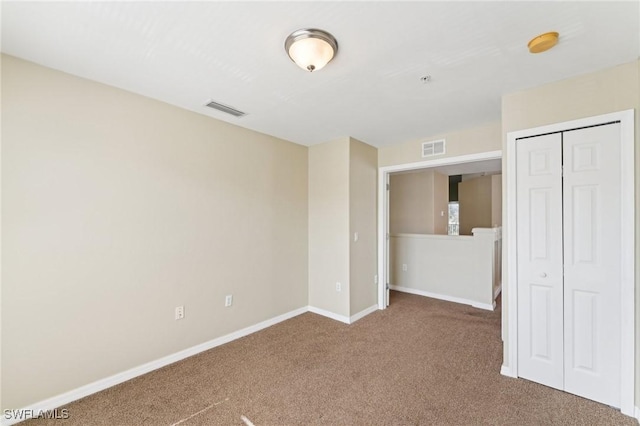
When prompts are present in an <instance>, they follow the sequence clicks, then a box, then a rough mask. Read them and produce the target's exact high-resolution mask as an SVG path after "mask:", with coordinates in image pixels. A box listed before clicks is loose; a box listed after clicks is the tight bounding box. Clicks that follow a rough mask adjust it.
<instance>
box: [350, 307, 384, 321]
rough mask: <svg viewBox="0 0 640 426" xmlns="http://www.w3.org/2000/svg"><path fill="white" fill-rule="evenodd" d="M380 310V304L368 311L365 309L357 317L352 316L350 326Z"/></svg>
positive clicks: (369, 308)
mask: <svg viewBox="0 0 640 426" xmlns="http://www.w3.org/2000/svg"><path fill="white" fill-rule="evenodd" d="M377 310H378V304H377V303H376V304H375V305H372V306H369V307H368V308H367V309H364V310H362V311H360V312H358V313H357V314H355V315H351V317H350V318H349V324H353V323H354V322H356V321H358V320H359V319H361V318H364V317H366V316H367V315H369V314H371V313H373V312H375V311H377Z"/></svg>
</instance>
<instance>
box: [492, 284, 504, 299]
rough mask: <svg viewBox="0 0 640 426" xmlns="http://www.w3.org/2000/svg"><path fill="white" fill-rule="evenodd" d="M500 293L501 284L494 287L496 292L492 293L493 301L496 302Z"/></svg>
mask: <svg viewBox="0 0 640 426" xmlns="http://www.w3.org/2000/svg"><path fill="white" fill-rule="evenodd" d="M500 293H502V284H500V285H499V286H498V287H496V290H495V291H494V292H493V300H496V299H497V298H498V296H499V295H500Z"/></svg>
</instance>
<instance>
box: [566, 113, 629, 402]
mask: <svg viewBox="0 0 640 426" xmlns="http://www.w3.org/2000/svg"><path fill="white" fill-rule="evenodd" d="M563 157H564V158H563V161H564V178H563V193H564V218H563V222H564V230H563V233H564V262H565V263H564V328H565V332H564V334H565V336H564V348H565V349H564V352H565V390H566V391H567V392H571V393H574V394H576V395H580V396H583V397H586V398H589V399H593V400H596V401H599V402H603V403H605V404H608V405H613V406H616V407H619V406H620V321H621V318H620V309H619V307H620V297H621V293H620V292H621V288H620V278H621V276H620V256H619V251H620V249H619V247H620V233H621V229H620V223H619V222H618V219H617V218H619V217H620V216H619V214H618V212H619V211H620V208H621V202H620V201H621V200H620V170H619V164H620V124H609V125H604V126H597V127H590V128H585V129H580V130H573V131H568V132H564V133H563Z"/></svg>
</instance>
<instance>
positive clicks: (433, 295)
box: [389, 285, 494, 311]
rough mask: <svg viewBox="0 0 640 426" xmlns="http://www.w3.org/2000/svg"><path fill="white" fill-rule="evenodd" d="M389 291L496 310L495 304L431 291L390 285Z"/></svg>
mask: <svg viewBox="0 0 640 426" xmlns="http://www.w3.org/2000/svg"><path fill="white" fill-rule="evenodd" d="M389 289H391V290H395V291H401V292H403V293H411V294H417V295H418V296H426V297H431V298H433V299H440V300H446V301H447V302H454V303H461V304H463V305H471V306H473V307H474V308H479V309H484V310H487V311H493V308H494V306H493V303H480V302H476V301H475V300H469V299H462V298H460V297H453V296H447V295H445V294H438V293H431V292H429V291H424V290H416V289H415V288H409V287H400V286H397V285H390V286H389Z"/></svg>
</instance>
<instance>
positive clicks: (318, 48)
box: [289, 38, 333, 71]
mask: <svg viewBox="0 0 640 426" xmlns="http://www.w3.org/2000/svg"><path fill="white" fill-rule="evenodd" d="M289 56H291V59H293V62H295V63H296V64H298V66H299V67H300V68H302V69H304V70H307V71H317V70H319V69H322V68H323V67H324V66H325V65H327V64H328V63H329V61H330V60H331V59H332V58H333V49H332V48H331V46H330V45H329V43H327V42H326V41H324V40H320V39H319V38H304V39H302V40H298V41H296V42H295V43H293V44H292V45H291V47H290V48H289Z"/></svg>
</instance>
